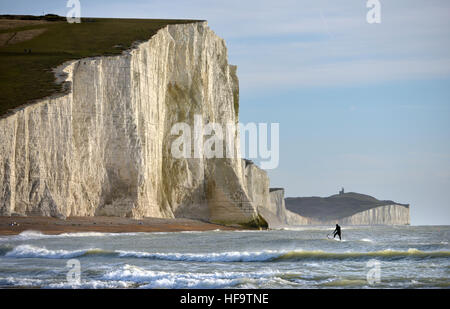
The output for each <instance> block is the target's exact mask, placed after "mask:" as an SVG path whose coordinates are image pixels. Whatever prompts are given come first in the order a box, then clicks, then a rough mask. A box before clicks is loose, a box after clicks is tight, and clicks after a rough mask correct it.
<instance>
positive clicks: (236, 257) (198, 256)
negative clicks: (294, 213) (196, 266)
mask: <svg viewBox="0 0 450 309" xmlns="http://www.w3.org/2000/svg"><path fill="white" fill-rule="evenodd" d="M0 254H2V255H4V256H5V257H8V258H44V259H67V258H75V257H84V256H94V255H98V256H113V257H118V258H138V259H140V258H144V259H152V260H166V261H186V262H280V261H302V260H314V261H319V260H368V259H403V258H405V259H406V258H409V259H414V258H417V259H423V258H448V257H450V251H421V250H417V249H414V248H410V249H408V250H407V251H398V250H390V249H387V250H382V251H371V252H325V251H320V250H318V251H304V250H294V251H283V250H264V251H255V252H247V251H243V252H238V251H235V252H216V253H158V252H156V253H152V252H136V251H120V250H117V251H107V250H103V249H98V248H88V249H79V250H63V249H58V250H51V249H46V248H40V247H35V246H32V245H19V246H17V247H15V248H13V249H12V250H11V247H3V248H0Z"/></svg>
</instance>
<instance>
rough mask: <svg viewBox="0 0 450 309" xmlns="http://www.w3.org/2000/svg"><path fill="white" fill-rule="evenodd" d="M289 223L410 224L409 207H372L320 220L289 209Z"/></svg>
mask: <svg viewBox="0 0 450 309" xmlns="http://www.w3.org/2000/svg"><path fill="white" fill-rule="evenodd" d="M288 212H289V216H288V220H287V223H288V224H289V225H335V224H336V223H338V224H342V225H409V224H411V221H410V217H409V207H405V206H403V205H386V206H379V207H376V208H371V209H368V210H365V211H362V212H359V213H356V214H354V215H352V216H349V217H344V218H339V219H336V220H319V219H317V218H309V217H303V216H300V215H299V214H296V213H294V212H291V211H288Z"/></svg>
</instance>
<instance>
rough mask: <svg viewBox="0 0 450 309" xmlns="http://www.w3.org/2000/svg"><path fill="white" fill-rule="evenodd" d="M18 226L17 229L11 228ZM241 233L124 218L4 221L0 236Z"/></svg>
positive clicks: (198, 224)
mask: <svg viewBox="0 0 450 309" xmlns="http://www.w3.org/2000/svg"><path fill="white" fill-rule="evenodd" d="M14 222H16V223H17V225H11V224H12V223H14ZM218 229H219V230H237V229H241V228H240V227H238V226H235V227H233V226H231V227H230V226H223V225H218V224H213V223H208V222H203V221H199V220H192V219H181V218H177V219H162V218H143V219H132V218H120V217H67V218H66V219H65V220H64V219H57V218H51V217H19V216H11V217H6V216H4V217H0V235H17V234H20V233H22V232H23V231H30V230H31V231H39V232H41V233H43V234H53V235H57V234H61V233H78V232H100V233H131V232H182V231H209V230H218Z"/></svg>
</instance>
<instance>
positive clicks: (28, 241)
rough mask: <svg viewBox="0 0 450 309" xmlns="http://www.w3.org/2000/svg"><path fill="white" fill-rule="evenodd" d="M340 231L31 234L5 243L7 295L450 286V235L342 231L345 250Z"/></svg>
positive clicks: (414, 230) (0, 253)
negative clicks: (17, 291) (28, 291)
mask: <svg viewBox="0 0 450 309" xmlns="http://www.w3.org/2000/svg"><path fill="white" fill-rule="evenodd" d="M332 230H333V229H332V228H328V227H308V228H306V227H303V228H300V227H299V228H293V229H291V230H270V231H218V230H217V231H208V232H180V233H123V234H111V233H73V234H62V235H43V234H40V233H38V232H32V231H27V232H23V233H22V234H20V235H16V236H2V237H0V287H18V288H19V287H41V288H449V287H450V246H449V243H448V241H449V238H450V226H402V227H382V226H377V227H343V231H342V232H343V241H342V242H340V241H337V240H332V239H328V238H327V234H329V233H330V232H332ZM68 265H69V266H68ZM78 266H79V272H78V268H77V267H78ZM77 274H79V277H77Z"/></svg>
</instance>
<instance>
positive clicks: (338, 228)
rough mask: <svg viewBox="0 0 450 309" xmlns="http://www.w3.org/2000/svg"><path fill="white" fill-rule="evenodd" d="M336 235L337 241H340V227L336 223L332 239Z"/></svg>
mask: <svg viewBox="0 0 450 309" xmlns="http://www.w3.org/2000/svg"><path fill="white" fill-rule="evenodd" d="M336 235H338V236H339V240H342V237H341V227H340V226H339V224H337V223H336V229H335V230H334V232H333V239H334V238H335V237H336Z"/></svg>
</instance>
